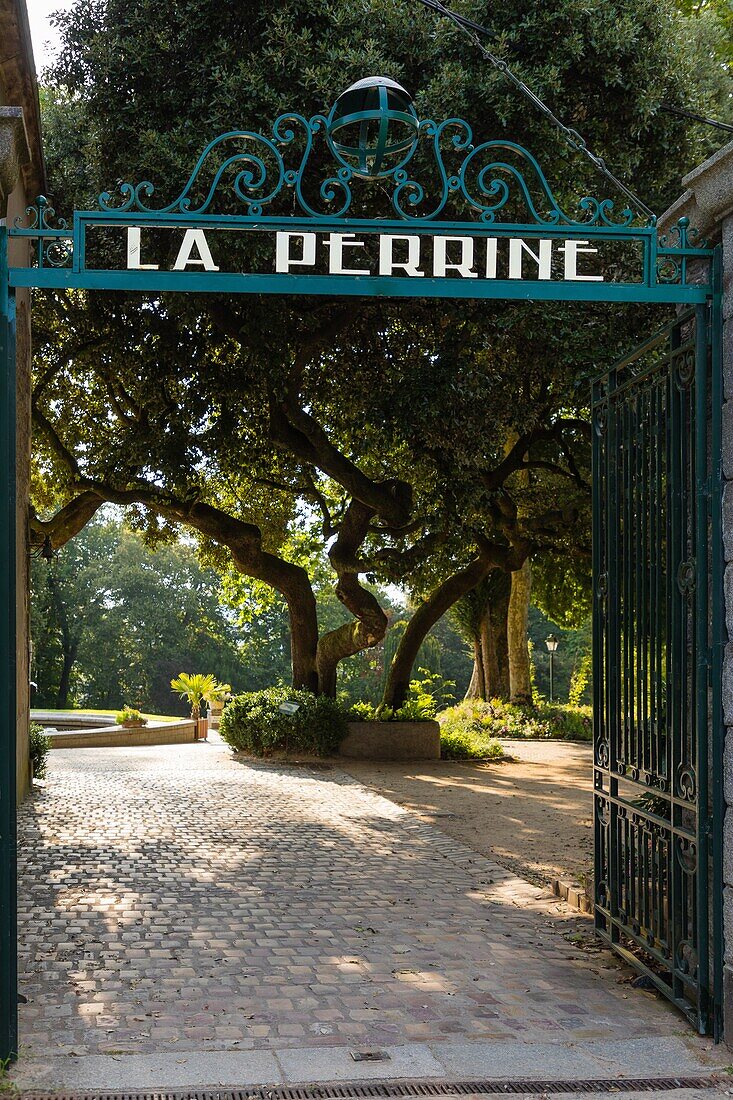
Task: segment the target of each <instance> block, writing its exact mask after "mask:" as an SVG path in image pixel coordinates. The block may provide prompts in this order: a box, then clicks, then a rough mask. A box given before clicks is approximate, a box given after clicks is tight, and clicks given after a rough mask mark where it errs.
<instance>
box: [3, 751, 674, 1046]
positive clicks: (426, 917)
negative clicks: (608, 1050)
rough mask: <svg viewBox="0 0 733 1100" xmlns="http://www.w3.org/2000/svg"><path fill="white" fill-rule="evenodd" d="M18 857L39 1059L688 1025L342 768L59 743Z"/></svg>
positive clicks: (550, 913)
mask: <svg viewBox="0 0 733 1100" xmlns="http://www.w3.org/2000/svg"><path fill="white" fill-rule="evenodd" d="M487 828H490V822H487ZM20 865H21V880H20V926H21V957H20V974H21V987H20V988H21V990H22V992H23V993H24V994H25V996H26V997H27V998H28V1003H27V1004H26V1005H24V1006H22V1009H21V1043H22V1049H23V1051H24V1052H25V1053H26V1054H28V1055H31V1056H38V1055H44V1056H53V1055H61V1054H69V1053H71V1052H73V1053H75V1054H79V1055H84V1054H95V1053H104V1052H107V1053H113V1052H114V1053H122V1052H130V1053H136V1054H140V1053H145V1052H173V1051H176V1052H177V1051H191V1050H198V1051H205V1050H232V1051H236V1050H253V1049H274V1048H276V1049H283V1048H295V1047H297V1048H301V1047H303V1048H304V1047H318V1046H324V1047H327V1046H348V1047H350V1048H359V1047H362V1048H363V1047H374V1046H380V1045H383V1044H391V1045H395V1044H397V1045H399V1044H401V1043H414V1042H421V1041H435V1040H447V1039H452V1040H459V1039H471V1040H482V1041H484V1042H486V1041H489V1040H492V1039H503V1040H506V1039H521V1040H524V1041H531V1042H547V1041H548V1040H565V1041H568V1040H575V1039H577V1040H580V1039H585V1040H592V1039H600V1038H603V1039H612V1038H614V1037H617V1038H623V1037H627V1036H630V1035H633V1036H649V1037H654V1036H657V1035H659V1036H661V1035H669V1034H673V1033H677V1034H679V1033H680V1032H681V1031H684V1030H685V1028H684V1025H683V1023H682V1021H681V1018H679V1017H678V1016H677V1014H676V1013H674V1012H673V1010H671V1009H669V1008H667V1007H665V1006H664V1005H663V1004H661V1003H659V1002H656V1001H655V1000H654V999H652V998H651V997H650V996H649V995H645V994H643V993H640V992H637V991H635V990H632V989H630V988H629V986H628V984H627V983H624V982H622V981H620V980H619V979H620V978H622V977H623V972H622V971H620V970H619V969H618V968H617V967H616V966H615V964H613V963H612V962H611V961H610V957H609V956H608V955H607V954H606V953H605V952H601V953H590V954H587V953H585V952H583V951H580V950H578V949H577V948H576V947H575V946H574V945H573V944H572V943H569V942H568V940H567V939H566V938H565V937H564V936H563V934H562V933H563V932H566V933H567V931H568V922H570V926H571V927H574V925H575V923H577V922H576V921H575V920H574V918H569V917H568V916H567V914H563V911H562V909H561V907H560V906H559V905H558V904H554V903H552V902H551V901H549V900H548V899H547V898H546V897H544V896H540V892H539V891H538V890H537V889H536V888H534V887H530V886H529V885H528V884H526V883H522V882H521V880H518V879H516V878H514V877H513V876H512V875H511V873H509V872H507V871H504V870H502V869H501V868H499V867H498V866H497V865H496V864H493V863H492V862H490V861H489V860H487V859H484V858H482V857H480V856H477V855H475V853H473V852H471V851H470V850H469V849H467V848H464V847H463V846H461V845H460V844H458V843H457V842H455V841H452V840H450V839H449V838H448V837H446V836H445V835H444V834H443V833H442V832H441V831H440V829H439V828H437V827H436V826H434V825H431V824H426V823H424V822H419V821H417V820H416V819H415V818H414V817H412V816H411V815H410V814H409V813H408V812H406V811H404V810H402V809H400V808H399V807H398V806H396V805H394V804H393V803H391V802H389V801H387V800H386V799H384V798H381V797H380V796H378V795H377V794H375V793H374V792H373V791H371V790H369V789H367V788H365V787H363V786H361V785H359V784H358V783H357V782H355V781H354V780H353V779H351V778H350V777H349V776H348V775H346V774H345V773H343V772H341V771H339V770H335V769H329V768H325V769H324V770H319V769H316V768H307V767H300V768H299V767H294V766H281V765H275V764H255V765H248V764H244V763H240V762H238V761H236V760H235V759H233V758H232V757H231V756H230V755H229V753H228V750H226V749H225V748H224V747H223V746H221V745H216V744H211V745H206V744H201V745H190V746H165V747H160V748H141V749H99V750H91V749H85V750H65V751H58V752H54V753H52V754H51V766H50V773H49V780H48V785H47V787H46V789H45V790H44V791H42V792H39V793H36V794H35V795H34V796H33V797H32V798H31V799H30V800H29V801H28V802H27V803H26V804H25V805H24V807H23V809H22V820H21V841H20ZM582 927H587V925H585V924H584V925H582Z"/></svg>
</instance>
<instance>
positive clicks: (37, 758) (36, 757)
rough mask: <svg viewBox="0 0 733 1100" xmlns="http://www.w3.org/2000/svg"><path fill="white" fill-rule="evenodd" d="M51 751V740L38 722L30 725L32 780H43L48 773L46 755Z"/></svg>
mask: <svg viewBox="0 0 733 1100" xmlns="http://www.w3.org/2000/svg"><path fill="white" fill-rule="evenodd" d="M50 750H51V738H50V737H49V736H48V734H47V733H46V731H45V730H44V728H43V726H39V724H38V722H31V725H30V755H31V763H32V765H33V777H34V779H45V778H46V772H47V771H48V754H49V752H50Z"/></svg>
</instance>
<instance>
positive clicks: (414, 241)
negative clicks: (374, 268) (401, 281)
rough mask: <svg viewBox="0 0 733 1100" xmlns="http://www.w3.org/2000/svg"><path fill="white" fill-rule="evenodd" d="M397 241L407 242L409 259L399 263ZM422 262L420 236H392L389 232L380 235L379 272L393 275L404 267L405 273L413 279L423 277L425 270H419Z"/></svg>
mask: <svg viewBox="0 0 733 1100" xmlns="http://www.w3.org/2000/svg"><path fill="white" fill-rule="evenodd" d="M395 241H400V242H407V260H406V261H405V262H404V263H398V262H397V261H396V260H395V258H394V245H395ZM419 263H420V238H419V237H392V236H390V235H389V234H386V233H385V234H380V236H379V274H380V275H392V274H393V272H394V271H396V269H397V268H402V270H403V271H404V273H405V275H410V276H411V277H412V278H413V279H419V278H421V277H422V276H423V275H424V274H425V272H424V271H419V270H418V265H419Z"/></svg>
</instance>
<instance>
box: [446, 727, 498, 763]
mask: <svg viewBox="0 0 733 1100" xmlns="http://www.w3.org/2000/svg"><path fill="white" fill-rule="evenodd" d="M440 755H441V757H442V758H443V760H501V759H502V757H503V756H504V749H503V748H502V745H501V742H500V741H497V740H496V738H495V737H492V736H491V735H490V734H487V733H486V731H485V730H483V729H480V728H478V727H476V726H475V725H473V724H471V723H470V722H465V723H460V722H455V723H452V724H451V725H446V726H441V728H440Z"/></svg>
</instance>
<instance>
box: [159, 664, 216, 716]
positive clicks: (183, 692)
mask: <svg viewBox="0 0 733 1100" xmlns="http://www.w3.org/2000/svg"><path fill="white" fill-rule="evenodd" d="M227 688H228V685H227ZM226 690H227V689H225V687H224V685H223V684H219V683H217V680H216V677H215V676H212V675H211V673H207V674H206V675H203V674H202V673H200V672H195V673H193V674H191V673H188V672H180V673H179V674H178V676H176V677H175V679H173V680H171V691H176V692H178V694H179V695H180V697H181V698H182V699H187V700H188V702H189V703H190V705H191V717H192V718H198V717H199V715H200V713H201V705H202V703H211V701H212V699H217V700H218V699H219V698H220V697H221V696H223V695H224V694H225V693H226Z"/></svg>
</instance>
